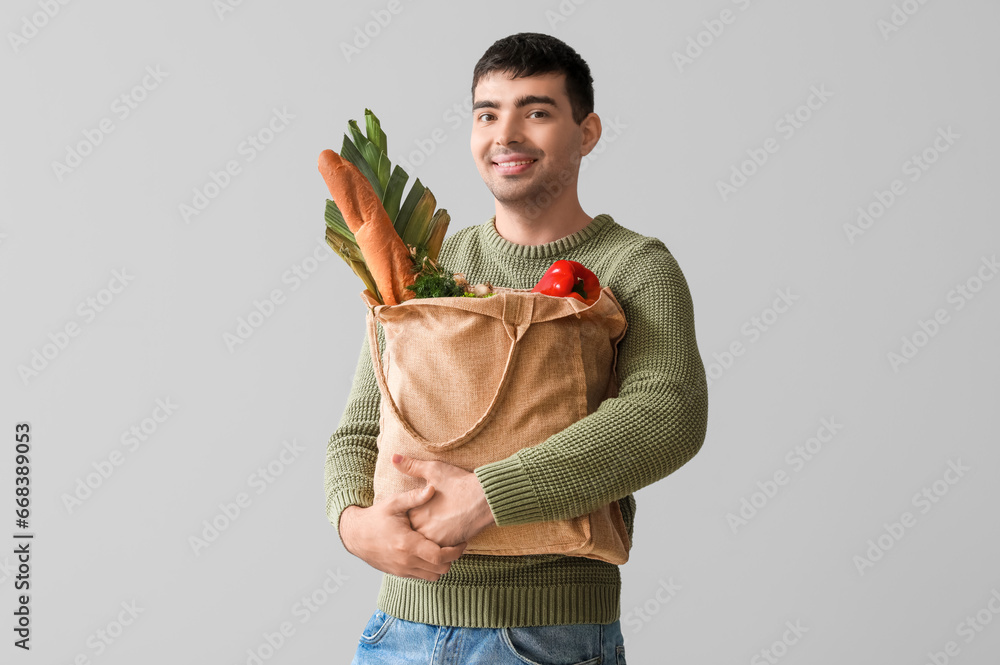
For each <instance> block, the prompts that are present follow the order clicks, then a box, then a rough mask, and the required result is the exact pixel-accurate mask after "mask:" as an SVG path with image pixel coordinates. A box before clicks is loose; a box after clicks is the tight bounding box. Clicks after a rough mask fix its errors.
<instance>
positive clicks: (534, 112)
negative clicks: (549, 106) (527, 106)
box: [528, 111, 548, 115]
mask: <svg viewBox="0 0 1000 665" xmlns="http://www.w3.org/2000/svg"><path fill="white" fill-rule="evenodd" d="M536 113H541V114H542V115H548V113H546V112H545V111H532V112H531V113H529V114H528V115H535V114H536Z"/></svg>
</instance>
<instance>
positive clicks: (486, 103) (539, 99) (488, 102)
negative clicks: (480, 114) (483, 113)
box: [472, 95, 559, 111]
mask: <svg viewBox="0 0 1000 665" xmlns="http://www.w3.org/2000/svg"><path fill="white" fill-rule="evenodd" d="M529 104H548V105H550V106H553V107H555V108H559V105H558V104H556V100H554V99H552V98H551V97H549V96H548V95H521V96H520V97H518V98H517V99H516V100H514V108H521V107H522V106H528V105H529ZM483 108H487V109H498V108H500V104H499V103H498V102H495V101H493V100H492V99H483V100H480V101H478V102H476V103H475V104H473V105H472V110H473V111H475V110H476V109H483Z"/></svg>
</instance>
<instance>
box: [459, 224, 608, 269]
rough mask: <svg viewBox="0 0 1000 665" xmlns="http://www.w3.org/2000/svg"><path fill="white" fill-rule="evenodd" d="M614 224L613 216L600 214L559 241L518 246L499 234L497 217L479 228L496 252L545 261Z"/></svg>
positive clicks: (489, 245)
mask: <svg viewBox="0 0 1000 665" xmlns="http://www.w3.org/2000/svg"><path fill="white" fill-rule="evenodd" d="M611 224H614V220H613V219H612V218H611V215H606V214H603V213H602V214H600V215H597V216H596V217H594V218H593V219H592V220H591V221H590V224H588V225H587V226H585V227H583V228H582V229H580V230H579V231H577V232H576V233H572V234H570V235H568V236H563V237H562V238H559V239H558V240H553V241H552V242H547V243H545V244H544V245H518V244H517V243H513V242H511V241H509V240H507V239H506V238H504V237H503V236H501V235H500V234H499V233H497V227H496V215H494V216H493V217H491V218H490V221H488V222H486V223H485V224H483V225H482V226H480V228H479V233H480V239H481V240H482V242H483V244H484V245H486V246H488V247H490V248H491V249H493V250H495V251H496V252H497V253H499V254H505V255H507V256H515V257H519V258H526V259H545V258H551V257H553V256H558V255H559V254H563V253H565V252H568V251H569V250H571V249H574V248H575V247H577V246H578V245H580V244H582V243H584V242H586V241H588V240H590V239H591V238H593V237H594V236H596V235H597V234H599V233H600V232H601V231H603V230H604V229H605V228H606V227H607V226H609V225H611Z"/></svg>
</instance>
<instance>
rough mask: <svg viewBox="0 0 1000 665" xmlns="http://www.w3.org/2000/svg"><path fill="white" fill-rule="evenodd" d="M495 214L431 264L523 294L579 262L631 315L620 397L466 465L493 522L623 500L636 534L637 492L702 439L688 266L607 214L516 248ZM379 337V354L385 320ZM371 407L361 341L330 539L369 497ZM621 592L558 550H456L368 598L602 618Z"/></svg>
mask: <svg viewBox="0 0 1000 665" xmlns="http://www.w3.org/2000/svg"><path fill="white" fill-rule="evenodd" d="M494 220H495V217H494V218H491V219H490V220H489V221H488V222H486V223H484V224H480V225H477V226H470V227H467V228H464V229H461V230H460V231H457V232H456V233H454V234H452V235H451V236H449V237H448V238H446V239H445V241H444V243H443V245H442V247H441V252H440V255H439V257H438V258H439V263H440V264H441V265H442V266H444V267H447V268H448V269H450V270H453V271H455V272H464V273H465V274H466V277H467V278H468V280H469V282H470V283H471V284H477V283H479V282H485V281H490V282H492V283H493V284H494V285H497V286H503V287H508V288H515V289H530V288H531V287H533V286H534V285H535V284H536V283H537V282H538V280H539V279H541V277H542V275H543V274H544V273H545V271H546V270H548V268H549V267H550V266H551V265H552V263H553V262H554V261H556V260H558V259H572V260H575V261H579V262H580V263H582V264H583V265H585V266H587V267H588V268H590V270H592V271H593V272H594V273H595V274H596V275H597V277H598V278H599V279H600V282H601V285H602V286H609V287H611V290H612V292H613V293H614V294H615V297H616V299H617V300H618V301H619V303H620V304H621V305H622V309H624V311H625V318H626V320H627V322H628V329H627V331H626V333H625V337H624V338H622V340H621V341H620V342H619V346H618V363H617V366H616V371H617V376H618V381H619V394H618V396H617V397H615V398H610V399H606V400H605V401H604V402H603V403H602V404H601V405H600V407H599V408H598V409H597V410H596V411H595V412H594V413H591V414H590V415H588V416H587V417H585V418H583V419H582V420H579V421H577V422H576V423H574V424H573V425H570V426H569V427H567V428H566V429H564V430H562V431H561V432H559V433H557V434H554V435H553V436H551V437H549V438H548V439H546V440H545V441H543V442H542V443H540V444H538V445H537V446H533V447H530V448H525V449H522V450H520V451H519V452H517V453H516V454H514V455H511V456H510V457H508V458H506V459H503V460H498V461H495V462H491V463H489V464H484V465H483V466H480V467H478V468H476V469H475V474H476V476H477V477H478V478H479V481H480V483H481V484H482V486H483V490H484V492H485V494H486V500H487V502H488V503H489V505H490V509H491V510H492V512H493V516H494V519H495V520H496V523H497V525H498V526H504V525H508V524H524V523H529V522H540V521H548V520H554V519H562V518H570V517H575V516H577V515H583V514H586V513H589V512H591V511H593V510H595V509H597V508H599V507H600V506H602V505H606V504H608V503H610V502H611V501H615V500H618V502H619V505H620V506H621V509H622V515H623V516H624V518H625V524H626V526H627V528H628V534H629V538H630V539H632V538H633V522H634V518H635V499H634V498H633V496H632V493H633V492H635V491H636V490H638V489H640V488H642V487H646V486H647V485H650V484H651V483H654V482H656V481H657V480H660V479H661V478H663V477H665V476H667V475H669V474H670V473H672V472H674V471H676V470H677V469H678V468H680V467H681V466H683V465H684V464H685V463H686V462H687V461H688V460H690V459H691V458H692V457H693V456H694V455H695V453H697V452H698V450H699V449H700V448H701V444H702V442H703V441H704V438H705V429H706V426H707V419H708V388H707V385H706V380H705V369H704V366H703V364H702V360H701V356H700V354H699V352H698V346H697V343H696V340H695V326H694V309H693V307H692V303H691V295H690V292H689V290H688V286H687V282H686V281H685V279H684V275H683V273H682V272H681V269H680V267H679V266H678V265H677V262H676V261H675V260H674V257H673V256H672V255H671V254H670V251H669V250H668V249H667V248H666V246H665V245H664V244H663V243H662V242H661V241H660V240H658V239H656V238H654V237H648V236H644V235H641V234H639V233H636V232H634V231H630V230H629V229H626V228H625V227H623V226H621V225H620V224H618V223H617V222H615V221H614V220H613V219H612V218H611V217H610V216H609V215H603V214H602V215H597V216H596V217H594V219H593V221H591V223H590V224H589V225H588V226H587V227H585V228H583V229H581V230H580V231H578V232H576V233H574V234H572V235H569V236H566V237H564V238H560V239H559V240H555V241H553V242H550V243H546V244H544V245H518V244H515V243H512V242H510V241H508V240H506V239H504V238H503V237H501V236H500V235H499V234H498V233H497V231H496V227H495V226H494ZM363 314H364V312H363V311H362V310H361V308H359V310H358V316H362V315H363ZM378 337H379V344H380V348H382V349H384V348H385V346H384V344H385V337H384V333H383V331H382V329H381V326H379V327H378ZM526 397H530V396H526ZM379 402H380V395H379V390H378V385H377V384H376V382H375V376H374V373H373V370H372V363H371V356H370V353H369V346H368V341H367V338H366V339H365V340H364V341H363V343H362V348H361V354H360V357H359V359H358V364H357V369H356V373H355V376H354V381H353V385H352V389H351V393H350V396H349V397H348V401H347V406H346V408H345V410H344V413H343V417H342V418H341V420H340V423H339V425H338V427H337V429H336V431H335V432H334V433H333V435H332V436H331V437H330V442H329V445H328V447H327V455H326V469H325V490H326V497H327V499H326V512H327V516H328V518H329V519H330V522H331V523H332V524H333V525H334V527H335V528H337V533H338V534H339V533H340V531H339V523H340V515H341V513H342V512H343V511H344V509H345V508H346V507H347V506H349V505H357V506H362V507H367V506H370V505H372V502H373V498H374V489H373V476H374V472H375V460H376V458H377V456H378V449H377V447H376V439H377V437H378V433H379ZM652 514H653V515H655V512H654V513H652ZM654 526H655V523H654ZM632 543H633V545H634V544H635V541H634V540H632ZM640 545H641V541H640ZM620 599H621V575H620V572H619V569H618V566H616V565H614V564H610V563H606V562H603V561H597V560H595V559H588V558H584V557H575V556H564V555H560V554H548V555H527V556H487V555H475V554H464V555H462V557H460V558H459V559H458V560H457V561H455V562H454V563H452V565H451V568H450V569H449V570H448V572H447V573H445V574H444V575H442V576H441V577H440V578H439V579H438V580H437V581H436V582H429V581H427V580H419V579H413V578H404V577H398V576H395V575H391V574H389V573H385V574H384V575H383V578H382V585H381V588H380V590H379V594H378V599H377V602H376V604H377V606H378V607H379V608H380V609H381V610H382V611H384V612H386V613H388V614H390V615H392V616H396V617H400V618H402V619H406V620H407V621H418V622H421V623H429V624H437V625H448V626H465V627H478V628H499V627H505V626H531V625H550V624H566V623H604V624H606V623H611V622H613V621H615V620H616V619H619V618H620Z"/></svg>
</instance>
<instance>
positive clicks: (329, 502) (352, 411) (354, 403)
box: [323, 330, 382, 547]
mask: <svg viewBox="0 0 1000 665" xmlns="http://www.w3.org/2000/svg"><path fill="white" fill-rule="evenodd" d="M379 334H380V336H381V334H382V332H381V330H379ZM379 399H380V395H379V392H378V386H377V384H376V382H375V377H374V374H373V372H372V364H371V355H370V351H369V347H368V342H367V336H366V338H365V341H364V342H363V343H362V348H361V353H360V355H359V357H358V363H357V366H356V368H355V373H354V380H353V383H352V386H351V393H350V396H349V397H348V401H347V405H346V407H345V408H344V412H343V415H342V416H341V419H340V423H339V425H338V426H337V429H336V431H334V433H333V434H332V435H331V436H330V440H329V443H328V444H327V449H326V464H325V467H324V474H323V475H324V490H325V493H326V514H327V518H328V519H329V520H330V523H331V524H333V526H334V528H336V529H337V532H338V534H340V523H341V520H342V517H343V513H344V510H345V509H346V508H347V507H349V506H351V505H354V506H361V507H366V506H370V505H372V503H373V502H374V498H375V490H374V476H375V462H376V460H377V459H378V445H377V441H378V434H379ZM343 540H344V539H343V535H341V541H342V542H343ZM344 545H345V547H346V545H347V543H346V542H345V543H344Z"/></svg>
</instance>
